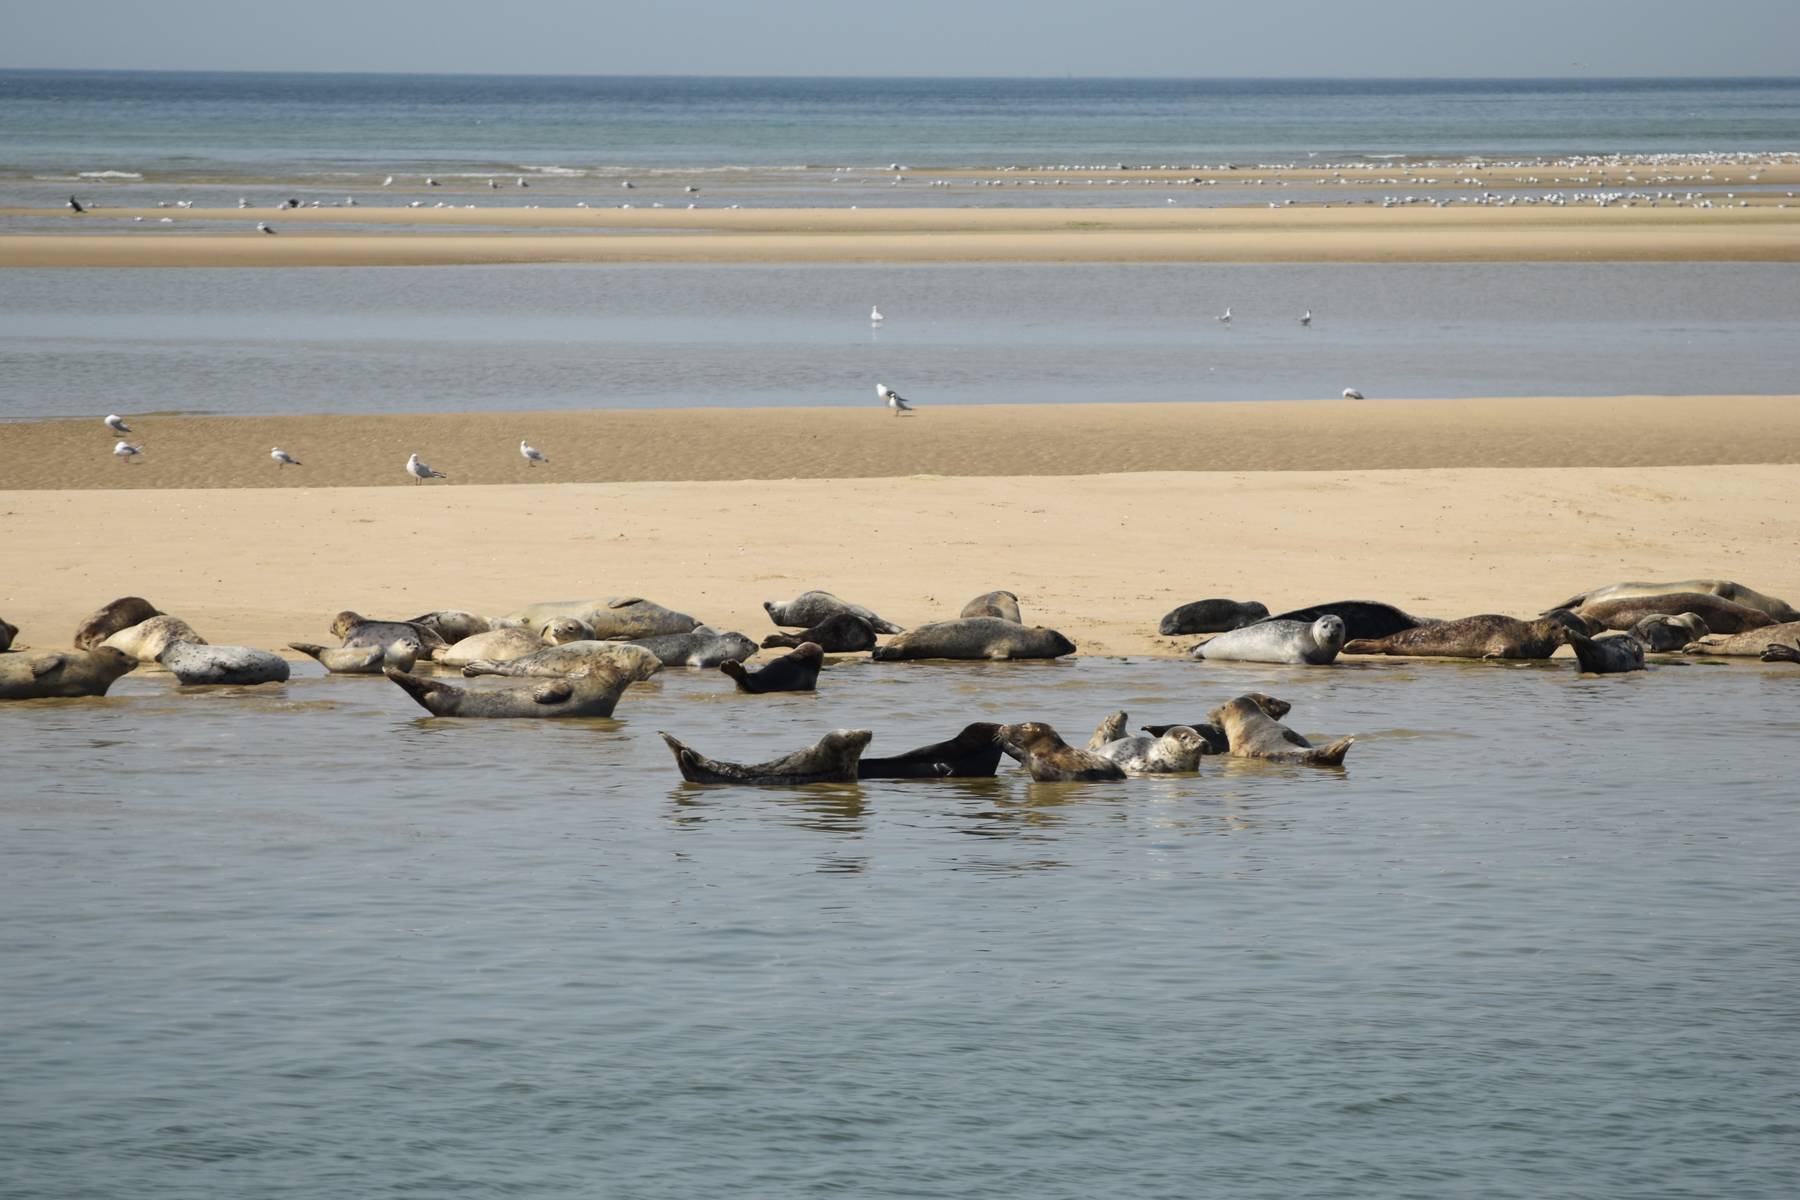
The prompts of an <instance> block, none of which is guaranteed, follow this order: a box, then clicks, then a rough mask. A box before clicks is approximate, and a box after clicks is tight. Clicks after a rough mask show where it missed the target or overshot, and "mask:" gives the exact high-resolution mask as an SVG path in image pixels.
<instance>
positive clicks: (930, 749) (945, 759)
mask: <svg viewBox="0 0 1800 1200" xmlns="http://www.w3.org/2000/svg"><path fill="white" fill-rule="evenodd" d="M998 732H1000V727H999V726H998V725H994V724H991V723H989V722H987V721H977V722H975V723H974V724H972V725H965V726H963V730H962V732H961V733H959V734H957V735H956V736H955V737H953V738H951V739H950V740H949V741H947V742H933V743H932V744H931V745H929V746H920V747H919V748H918V749H917V750H908V751H907V752H906V753H905V754H896V755H894V756H893V757H891V758H862V759H858V760H857V763H856V777H857V778H858V779H973V778H982V777H985V776H989V775H992V774H993V773H994V770H995V768H997V767H998V766H999V765H1000V744H999V743H998V742H996V741H995V740H994V735H995V734H996V733H998Z"/></svg>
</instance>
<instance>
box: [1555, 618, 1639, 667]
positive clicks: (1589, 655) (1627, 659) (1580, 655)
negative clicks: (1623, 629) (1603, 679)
mask: <svg viewBox="0 0 1800 1200" xmlns="http://www.w3.org/2000/svg"><path fill="white" fill-rule="evenodd" d="M1569 645H1570V646H1571V647H1573V648H1574V650H1575V657H1576V659H1577V660H1579V662H1580V667H1579V672H1585V673H1587V674H1589V675H1622V674H1624V673H1625V672H1627V671H1641V670H1643V669H1644V643H1642V642H1640V641H1638V640H1637V638H1636V637H1635V636H1633V635H1632V634H1629V633H1619V634H1614V635H1613V636H1611V637H1603V638H1591V637H1589V636H1587V634H1585V633H1576V632H1575V631H1574V630H1573V629H1571V630H1569Z"/></svg>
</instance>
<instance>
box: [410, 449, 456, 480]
mask: <svg viewBox="0 0 1800 1200" xmlns="http://www.w3.org/2000/svg"><path fill="white" fill-rule="evenodd" d="M406 470H407V472H408V473H409V474H411V475H412V477H413V482H414V483H423V482H425V480H427V479H448V478H450V477H449V476H448V475H446V474H444V473H443V472H442V471H434V470H432V469H431V468H430V467H428V466H426V465H425V464H424V463H422V462H420V461H419V456H418V455H416V454H414V455H412V456H410V457H409V458H407V460H406Z"/></svg>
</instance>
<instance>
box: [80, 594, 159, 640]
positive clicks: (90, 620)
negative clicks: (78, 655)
mask: <svg viewBox="0 0 1800 1200" xmlns="http://www.w3.org/2000/svg"><path fill="white" fill-rule="evenodd" d="M160 616H162V610H161V609H159V608H157V607H156V606H155V605H154V604H151V603H150V602H149V601H148V600H146V599H144V598H143V597H142V596H121V597H119V598H118V599H117V600H114V601H113V602H112V603H111V604H107V605H104V606H102V607H101V608H100V610H99V611H97V612H93V613H90V614H88V617H87V619H86V620H84V621H83V622H82V623H81V624H79V625H77V626H76V627H75V648H76V649H77V650H92V649H93V648H94V647H95V646H98V645H99V644H100V643H102V642H104V641H105V640H106V639H107V638H109V637H111V636H112V635H113V634H115V633H117V632H119V630H121V629H130V628H131V627H132V626H133V625H142V624H143V623H144V622H145V621H148V620H149V619H150V618H151V617H160Z"/></svg>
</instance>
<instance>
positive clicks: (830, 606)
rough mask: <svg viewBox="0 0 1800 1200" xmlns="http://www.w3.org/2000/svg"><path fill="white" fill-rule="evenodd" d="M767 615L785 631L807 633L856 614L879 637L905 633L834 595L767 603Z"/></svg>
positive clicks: (805, 594) (812, 594) (802, 596)
mask: <svg viewBox="0 0 1800 1200" xmlns="http://www.w3.org/2000/svg"><path fill="white" fill-rule="evenodd" d="M763 611H764V612H766V613H768V614H769V620H771V621H773V622H775V624H776V625H778V626H780V627H781V628H782V629H806V628H808V627H810V626H813V625H817V624H819V622H821V621H823V620H824V619H825V618H826V617H829V616H832V615H834V614H836V613H841V612H847V613H854V614H856V615H857V616H859V617H861V618H862V619H863V620H865V621H867V622H868V623H869V624H870V625H872V626H874V629H875V632H876V633H905V632H906V631H905V630H904V629H902V628H900V626H898V625H896V624H894V623H893V622H892V621H884V620H882V619H881V618H880V617H878V616H876V615H875V614H874V613H873V612H871V611H870V610H869V609H866V608H864V607H863V606H862V605H860V604H852V603H850V602H849V601H848V600H839V599H838V598H837V597H836V596H834V595H832V594H831V593H830V592H801V593H800V594H799V595H798V596H795V597H794V598H793V599H792V600H764V601H763Z"/></svg>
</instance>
